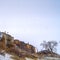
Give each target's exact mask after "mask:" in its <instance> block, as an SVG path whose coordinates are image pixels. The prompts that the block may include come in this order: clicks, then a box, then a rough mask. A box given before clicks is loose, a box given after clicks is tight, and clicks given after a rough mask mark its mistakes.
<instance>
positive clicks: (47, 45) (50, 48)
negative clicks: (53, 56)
mask: <svg viewBox="0 0 60 60" xmlns="http://www.w3.org/2000/svg"><path fill="white" fill-rule="evenodd" d="M57 44H58V43H57V42H56V41H48V42H46V41H43V43H41V46H43V48H44V49H45V50H48V51H51V52H54V51H55V50H56V46H57Z"/></svg>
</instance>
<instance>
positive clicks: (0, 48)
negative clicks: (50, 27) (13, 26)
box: [0, 32, 60, 60]
mask: <svg viewBox="0 0 60 60" xmlns="http://www.w3.org/2000/svg"><path fill="white" fill-rule="evenodd" d="M47 57H49V58H50V57H54V58H59V59H60V55H58V54H57V53H54V52H50V51H46V50H43V51H40V52H36V50H35V47H34V46H33V45H31V44H29V43H25V42H23V41H21V40H18V39H14V37H12V36H11V35H9V34H7V33H5V32H0V60H41V59H43V58H44V59H45V58H47ZM54 58H53V59H54Z"/></svg>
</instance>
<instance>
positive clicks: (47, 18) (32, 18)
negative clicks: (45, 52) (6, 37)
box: [0, 0, 60, 52]
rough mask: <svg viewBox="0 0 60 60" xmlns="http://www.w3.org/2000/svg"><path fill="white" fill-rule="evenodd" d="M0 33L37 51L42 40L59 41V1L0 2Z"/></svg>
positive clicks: (17, 0) (24, 0)
mask: <svg viewBox="0 0 60 60" xmlns="http://www.w3.org/2000/svg"><path fill="white" fill-rule="evenodd" d="M0 31H7V32H9V34H11V35H13V36H14V37H15V38H17V39H20V40H22V41H24V42H26V43H28V42H29V43H30V44H32V45H34V46H35V47H37V48H38V50H41V49H40V48H39V47H40V43H41V42H42V41H43V40H46V41H48V40H56V41H60V0H0ZM58 52H59V50H58Z"/></svg>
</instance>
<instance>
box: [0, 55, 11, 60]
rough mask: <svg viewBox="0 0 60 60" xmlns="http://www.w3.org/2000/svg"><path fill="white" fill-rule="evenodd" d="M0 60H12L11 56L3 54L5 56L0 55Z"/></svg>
mask: <svg viewBox="0 0 60 60" xmlns="http://www.w3.org/2000/svg"><path fill="white" fill-rule="evenodd" d="M0 60H12V59H11V55H9V54H5V56H4V55H0Z"/></svg>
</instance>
